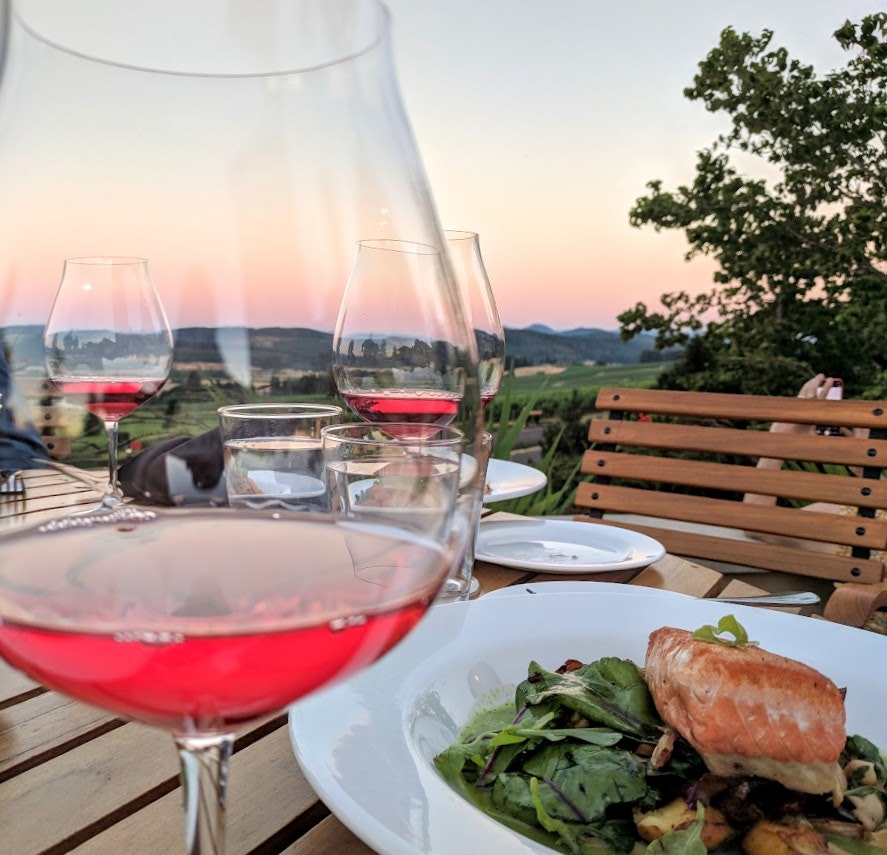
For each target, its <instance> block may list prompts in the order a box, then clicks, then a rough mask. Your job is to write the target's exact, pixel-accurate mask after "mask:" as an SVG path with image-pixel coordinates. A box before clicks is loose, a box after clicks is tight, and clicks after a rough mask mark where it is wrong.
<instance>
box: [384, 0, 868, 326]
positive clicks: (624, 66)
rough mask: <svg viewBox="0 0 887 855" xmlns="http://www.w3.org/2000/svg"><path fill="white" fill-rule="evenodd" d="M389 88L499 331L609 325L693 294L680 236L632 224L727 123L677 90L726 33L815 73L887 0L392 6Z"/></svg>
mask: <svg viewBox="0 0 887 855" xmlns="http://www.w3.org/2000/svg"><path fill="white" fill-rule="evenodd" d="M387 5H388V6H389V8H390V10H391V13H392V17H393V26H394V49H395V56H396V60H397V64H398V70H399V74H400V81H401V86H402V89H403V93H404V98H405V101H406V104H407V109H408V111H409V114H410V117H411V120H412V122H413V127H414V130H415V133H416V136H417V138H418V142H419V147H420V149H421V151H422V155H423V157H424V160H425V165H426V168H427V170H428V173H429V177H430V180H431V185H432V189H433V191H434V195H435V199H436V202H437V206H438V210H439V213H440V216H441V219H442V221H443V223H444V225H445V227H447V228H459V229H470V230H474V231H477V232H478V233H479V235H480V239H481V247H482V250H483V253H484V258H485V262H486V266H487V269H488V273H489V276H490V281H491V283H492V285H493V289H494V292H495V294H496V297H497V301H498V305H499V310H500V314H501V316H502V318H503V321H504V323H505V324H506V326H512V327H523V326H527V325H529V324H532V323H535V322H541V323H545V324H548V325H549V326H551V327H553V328H555V329H569V328H574V327H577V326H595V327H603V328H607V329H614V328H616V326H617V323H616V315H617V314H618V313H619V312H620V311H622V310H623V309H625V308H627V307H629V306H631V305H634V303H635V302H636V301H638V300H643V301H645V302H647V303H648V304H650V303H656V302H658V300H657V298H658V295H659V294H661V293H665V292H668V291H671V290H677V289H687V290H691V291H701V290H704V289H706V287H707V286H708V285H709V284H710V281H711V271H712V270H713V269H714V267H713V264H712V262H711V261H709V260H708V259H700V260H695V261H693V262H691V263H689V264H688V263H686V262H684V260H683V257H684V253H685V251H686V243H685V241H684V239H683V236H682V235H680V234H677V233H674V234H672V233H660V234H657V233H656V232H655V231H654V230H653V229H652V228H646V229H633V228H632V227H630V226H629V225H628V212H629V209H630V208H631V206H632V205H633V203H634V201H635V200H636V199H637V198H638V197H640V196H641V195H643V194H644V192H645V185H646V183H647V182H648V181H650V180H653V179H662V180H663V182H664V184H665V187H666V188H670V187H674V186H677V185H678V184H679V183H685V182H687V181H689V180H691V179H692V175H693V165H694V162H695V152H696V151H697V150H698V149H700V148H702V147H704V146H706V145H708V144H709V143H710V142H712V141H713V140H714V138H715V136H716V135H717V133H718V132H719V130H720V129H721V128H722V127H725V124H724V119H723V118H722V117H719V116H713V115H711V114H708V113H706V112H705V109H704V107H703V106H702V105H700V104H699V103H697V102H690V101H688V100H687V99H685V98H684V97H683V95H682V92H683V89H684V87H685V86H688V85H690V84H691V83H692V79H693V75H694V74H695V71H696V67H697V64H698V63H699V61H700V60H702V59H704V58H705V56H706V55H707V53H708V52H709V51H710V50H711V49H712V48H713V47H715V46H716V45H717V43H718V39H719V35H720V32H721V30H722V29H723V28H724V27H726V26H732V27H734V29H736V30H738V31H749V32H753V33H755V34H758V33H760V31H761V30H762V29H765V28H766V29H771V30H773V31H774V37H773V40H772V42H771V45H772V46H774V47H775V46H779V45H784V46H785V47H787V48H788V50H789V52H790V54H791V55H792V56H793V57H797V58H798V59H800V60H802V61H803V62H805V63H810V64H813V65H814V67H815V68H816V69H817V71H818V72H820V73H822V72H824V71H826V70H828V69H830V68H833V67H836V66H838V65H842V64H843V63H844V62H845V61H846V54H844V52H843V51H841V49H840V48H839V47H838V45H837V44H836V43H835V41H834V39H833V38H832V33H833V32H834V31H835V30H836V29H837V28H838V27H839V26H840V25H841V24H842V23H843V22H844V20H845V19H847V18H850V19H851V20H858V19H859V18H861V17H862V16H863V15H865V14H868V13H871V12H875V11H879V10H881V9H883V2H882V0H840V2H836V0H742V2H739V0H732V2H711V0H670V2H667V3H656V2H652V0H618V2H609V3H604V2H598V0H557V2H550V3H541V4H540V3H539V2H536V0H387Z"/></svg>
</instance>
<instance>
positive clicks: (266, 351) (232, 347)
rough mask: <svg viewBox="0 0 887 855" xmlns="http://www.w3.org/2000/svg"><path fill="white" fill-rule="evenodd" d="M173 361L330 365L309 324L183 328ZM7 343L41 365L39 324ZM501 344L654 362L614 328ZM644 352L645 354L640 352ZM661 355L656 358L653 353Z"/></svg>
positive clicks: (531, 333) (325, 342) (527, 356)
mask: <svg viewBox="0 0 887 855" xmlns="http://www.w3.org/2000/svg"><path fill="white" fill-rule="evenodd" d="M174 338H175V349H176V353H175V359H176V362H177V363H192V362H199V363H206V364H213V363H221V362H223V361H224V360H223V358H222V353H221V351H222V350H224V351H225V353H226V356H227V357H228V361H230V360H231V358H232V354H233V355H236V353H237V352H242V351H244V350H247V349H248V350H249V364H251V365H252V366H253V367H255V368H259V369H265V370H269V369H270V370H278V369H280V370H282V369H289V370H295V371H324V370H326V369H327V368H328V366H329V360H330V351H331V349H332V334H331V333H329V332H319V331H317V330H311V329H285V328H280V327H267V328H262V329H249V330H244V329H240V328H236V327H231V328H224V329H218V330H216V329H208V328H205V327H186V328H182V329H178V330H176V331H175V333H174ZM4 340H5V342H6V343H7V344H9V345H12V346H13V347H14V349H15V352H16V356H17V358H18V359H19V360H22V361H24V362H25V363H30V364H32V365H42V364H43V328H42V327H39V326H18V327H6V328H5V329H0V345H2V344H3V343H4ZM505 349H506V353H507V355H508V357H509V359H514V360H515V362H516V364H517V365H540V364H544V363H552V364H556V365H579V364H581V363H583V362H589V361H594V362H599V363H600V362H608V363H621V364H632V363H637V362H641V361H657V357H658V354H657V355H656V356H654V357H653V358H652V359H651V354H653V353H654V352H655V348H654V346H653V339H652V337H650V336H638V337H637V338H635V339H633V340H632V341H629V342H623V341H621V340H620V338H619V333H618V332H615V331H613V330H600V329H586V328H577V329H572V330H568V331H566V332H555V331H554V330H551V329H550V328H549V327H546V326H544V325H543V324H534V325H533V326H532V327H527V328H526V329H511V328H508V329H506V330H505ZM644 354H646V357H644ZM658 358H661V357H658Z"/></svg>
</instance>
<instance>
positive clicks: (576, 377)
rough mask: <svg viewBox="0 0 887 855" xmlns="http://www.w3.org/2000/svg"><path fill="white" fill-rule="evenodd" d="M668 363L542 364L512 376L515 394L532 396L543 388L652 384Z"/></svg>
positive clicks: (560, 388) (551, 389)
mask: <svg viewBox="0 0 887 855" xmlns="http://www.w3.org/2000/svg"><path fill="white" fill-rule="evenodd" d="M670 365H671V363H669V362H646V363H643V364H636V365H567V366H564V367H563V368H562V370H559V371H558V373H545V372H546V371H550V369H545V368H543V367H542V366H540V367H539V370H538V371H537V372H533V369H532V368H524V369H521V375H520V376H513V377H512V379H511V391H512V394H514V395H530V394H532V393H534V392H537V391H539V390H540V389H545V390H547V391H558V390H567V391H572V390H573V389H590V388H600V387H601V386H640V387H643V386H652V385H653V384H654V383H655V382H656V378H657V377H658V376H659V375H660V374H661V373H662V372H663V371H664V370H665V369H666V368H668V367H669V366H670Z"/></svg>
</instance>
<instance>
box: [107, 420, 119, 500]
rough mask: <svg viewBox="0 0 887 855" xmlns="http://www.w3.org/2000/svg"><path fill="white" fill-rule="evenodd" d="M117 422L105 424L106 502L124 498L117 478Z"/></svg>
mask: <svg viewBox="0 0 887 855" xmlns="http://www.w3.org/2000/svg"><path fill="white" fill-rule="evenodd" d="M117 425H118V422H117V421H106V422H105V433H107V435H108V488H107V490H106V491H105V500H106V501H107V500H108V499H111V500H112V501H113V500H119V499H122V498H123V491H122V490H121V489H120V481H119V480H118V478H117Z"/></svg>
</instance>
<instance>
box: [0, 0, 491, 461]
mask: <svg viewBox="0 0 887 855" xmlns="http://www.w3.org/2000/svg"><path fill="white" fill-rule="evenodd" d="M121 8H122V7H121V5H120V4H119V2H117V0H78V2H77V3H66V2H59V0H0V28H2V29H3V35H2V36H0V45H3V46H4V47H3V49H0V63H2V66H3V68H2V72H0V187H2V188H3V193H2V194H0V282H2V299H0V346H2V347H4V348H7V349H8V352H9V356H10V364H11V366H12V369H13V372H14V374H15V376H16V378H17V380H18V381H19V386H20V388H21V389H22V390H23V392H24V393H25V395H26V397H27V398H28V400H29V401H30V402H31V404H32V407H34V408H36V406H37V405H38V403H39V396H40V391H39V389H40V386H39V381H40V380H41V379H45V369H44V368H43V355H42V349H43V347H42V332H43V325H44V323H45V321H46V317H47V315H48V313H49V308H50V305H51V303H52V297H53V294H54V293H55V290H56V288H57V286H58V272H57V266H58V263H59V260H60V259H63V258H67V257H70V256H73V255H76V254H81V253H83V252H84V247H89V248H91V247H96V248H97V251H99V252H103V253H108V254H115V255H130V254H133V252H134V250H135V251H136V252H138V254H140V255H143V256H144V257H147V258H149V259H150V262H151V271H152V275H153V276H154V278H155V280H156V281H157V282H158V283H162V286H163V298H164V304H165V307H166V310H167V315H168V317H169V319H170V324H171V326H172V328H173V332H174V337H175V341H176V354H175V361H174V364H173V369H172V380H171V382H170V383H168V384H167V386H166V387H165V388H164V389H163V390H161V392H160V393H159V394H158V395H156V396H155V398H154V399H153V400H151V401H148V402H147V403H146V404H145V405H143V406H142V407H141V408H140V409H139V411H138V412H136V413H134V414H133V415H132V416H131V417H129V418H128V419H127V420H126V423H125V428H124V429H125V431H126V432H127V434H128V436H127V437H126V438H125V440H124V438H123V437H122V436H121V447H123V443H124V441H125V442H126V443H128V444H127V446H126V448H127V450H129V449H130V448H132V447H134V446H136V445H141V446H142V447H143V448H147V447H148V446H149V445H150V444H151V443H153V442H156V441H158V440H161V439H169V438H171V437H175V436H184V435H188V436H191V435H194V434H198V433H201V432H205V431H207V430H209V429H210V428H212V427H214V426H215V424H216V423H217V416H216V409H217V407H219V406H222V405H226V404H235V403H242V402H244V401H249V400H255V399H258V400H268V399H269V398H270V399H271V400H273V399H274V398H275V397H278V396H279V397H280V398H282V399H285V400H294V399H298V398H299V397H300V396H302V395H307V394H312V395H314V394H317V395H318V396H322V395H328V400H329V403H334V402H335V401H334V400H333V396H334V394H335V393H334V391H332V390H330V388H329V383H328V376H329V368H330V353H331V350H332V346H331V345H332V335H331V331H332V330H333V329H334V327H335V323H336V318H337V314H338V311H339V307H340V305H341V302H342V297H343V293H344V290H345V286H346V283H347V282H348V278H349V274H350V272H351V270H352V268H353V267H354V261H355V257H356V255H357V254H358V244H359V242H360V241H362V240H391V239H395V240H404V241H409V242H414V243H416V244H423V245H426V246H429V247H432V248H433V249H434V250H436V251H438V252H440V253H441V261H440V262H439V264H440V266H441V268H442V277H441V278H442V284H441V285H440V287H438V288H436V289H435V294H434V297H433V302H429V303H428V304H427V311H439V313H440V314H441V316H445V317H446V318H447V319H448V320H447V329H446V335H445V336H444V335H443V334H441V337H440V339H439V341H440V345H439V346H440V347H441V348H443V349H444V350H446V351H447V353H448V354H449V355H452V356H455V368H454V369H453V374H454V382H453V383H452V384H451V386H450V387H449V389H450V391H455V392H456V394H455V395H454V397H453V399H451V400H456V409H457V412H456V413H455V416H454V420H453V422H452V423H453V424H456V425H458V426H459V427H460V428H461V429H463V430H464V431H465V433H466V436H467V437H468V438H469V442H473V441H474V434H475V432H476V430H477V429H478V428H477V426H478V424H479V421H478V412H477V410H478V406H479V405H478V401H479V393H478V389H477V382H476V378H477V365H476V345H475V342H474V337H473V336H472V335H471V330H470V328H469V326H468V323H467V320H466V317H465V312H464V310H463V306H462V303H461V298H460V296H459V294H458V292H457V289H456V285H455V281H454V279H453V274H452V269H451V266H450V262H449V259H448V257H447V254H446V252H445V246H446V242H445V239H444V236H443V231H442V229H441V227H440V223H439V220H438V217H437V213H436V211H435V207H434V203H433V199H432V195H431V191H430V188H429V184H428V180H427V177H426V174H425V170H424V167H423V164H422V161H421V158H420V155H419V151H418V148H417V146H416V142H415V140H414V137H413V134H412V130H411V128H410V124H409V121H408V119H407V116H406V113H405V111H404V107H403V103H402V100H401V96H400V91H399V86H398V83H397V79H396V74H395V69H394V64H393V59H392V53H391V45H390V22H389V15H388V13H387V11H386V10H385V8H384V7H383V6H382V4H381V3H379V2H378V0H267V2H263V3H261V4H256V3H255V2H254V0H226V2H225V3H224V4H219V3H218V2H217V0H190V2H188V3H181V2H177V0H129V2H127V4H126V14H125V15H123V14H121V12H120V10H121ZM97 22H100V25H98V23H97ZM59 129H63V131H64V132H63V133H62V132H59ZM90 251H92V250H90ZM402 287H406V286H404V285H402V284H400V283H398V282H392V283H391V286H390V290H391V293H390V295H389V299H391V300H397V297H398V289H400V288H402ZM403 297H404V302H407V301H408V300H410V299H412V296H411V294H409V293H405V294H404V295H403ZM368 332H372V331H368ZM422 335H424V334H422ZM413 343H414V339H410V342H409V344H410V345H411V346H412V344H413ZM359 352H360V351H359V350H358V353H359ZM448 361H450V360H449V356H448ZM451 362H452V361H451ZM25 380H27V381H28V382H27V383H26V382H24V381H25ZM460 396H461V397H460ZM84 427H85V425H84V424H83V423H80V424H73V425H71V426H70V427H69V428H68V434H67V435H68V436H69V438H70V439H71V445H72V454H71V456H70V457H69V458H66V462H68V463H73V464H75V465H81V466H95V465H96V455H95V449H94V442H93V441H92V438H91V437H89V436H87V435H86V434H85V433H84Z"/></svg>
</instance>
